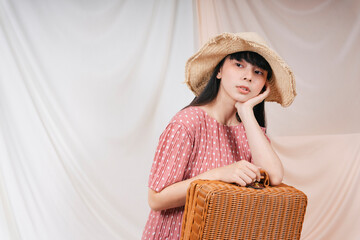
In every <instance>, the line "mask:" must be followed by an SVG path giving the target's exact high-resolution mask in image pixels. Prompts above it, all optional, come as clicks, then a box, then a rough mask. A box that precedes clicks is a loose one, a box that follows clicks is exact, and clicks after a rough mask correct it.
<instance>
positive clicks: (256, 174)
mask: <svg viewBox="0 0 360 240" xmlns="http://www.w3.org/2000/svg"><path fill="white" fill-rule="evenodd" d="M238 165H239V169H240V170H241V171H242V172H243V173H244V174H246V176H248V177H249V178H251V180H252V181H251V182H253V181H260V178H261V174H260V169H259V168H258V167H257V166H255V165H254V164H252V163H250V162H248V161H245V160H242V161H239V162H238ZM242 166H244V167H242ZM251 182H247V183H248V184H249V183H251Z"/></svg>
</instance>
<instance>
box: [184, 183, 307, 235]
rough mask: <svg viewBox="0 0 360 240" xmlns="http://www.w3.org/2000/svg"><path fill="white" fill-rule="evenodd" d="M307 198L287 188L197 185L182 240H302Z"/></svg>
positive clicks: (189, 202) (190, 198) (190, 197)
mask: <svg viewBox="0 0 360 240" xmlns="http://www.w3.org/2000/svg"><path fill="white" fill-rule="evenodd" d="M306 206H307V197H306V195H305V194H304V193H303V192H301V191H299V190H297V189H296V188H294V187H291V186H287V185H285V184H282V185H279V186H276V187H268V188H264V189H261V190H257V189H252V188H245V187H239V186H236V185H234V184H228V183H224V182H221V181H207V180H196V181H194V182H193V183H192V184H191V186H190V188H189V191H188V195H187V203H186V205H185V212H184V217H183V224H182V232H181V239H194V240H195V239H209V240H213V239H299V238H300V234H301V229H302V223H303V220H304V215H305V210H306Z"/></svg>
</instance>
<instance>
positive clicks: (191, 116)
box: [169, 106, 206, 136]
mask: <svg viewBox="0 0 360 240" xmlns="http://www.w3.org/2000/svg"><path fill="white" fill-rule="evenodd" d="M205 117H206V116H205V113H204V111H203V110H201V109H200V108H198V107H194V106H190V107H186V108H184V109H182V110H180V111H179V112H177V113H176V114H175V116H174V117H173V118H172V119H171V121H170V123H169V125H175V126H181V127H182V128H183V129H185V130H186V131H187V132H188V133H189V134H190V135H192V136H193V135H194V133H195V132H196V130H197V129H198V128H199V126H200V125H202V123H203V122H204V121H205Z"/></svg>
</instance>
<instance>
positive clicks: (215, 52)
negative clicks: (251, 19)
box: [185, 32, 296, 107]
mask: <svg viewBox="0 0 360 240" xmlns="http://www.w3.org/2000/svg"><path fill="white" fill-rule="evenodd" d="M241 51H252V52H256V53H258V54H260V55H261V56H263V57H264V58H265V59H266V61H268V63H269V64H270V66H271V69H272V71H273V74H272V76H271V78H270V79H269V84H270V89H271V92H270V94H269V96H268V97H267V98H266V99H265V100H266V101H271V102H277V103H279V104H281V106H283V107H287V106H289V105H290V104H291V103H292V102H293V101H294V98H295V96H296V89H295V87H296V86H295V77H294V74H293V72H292V71H291V69H290V67H289V66H288V65H287V64H286V63H285V61H284V60H283V59H282V58H281V57H280V56H279V55H278V54H277V53H276V52H275V51H274V50H272V49H271V48H270V47H268V45H267V43H266V42H265V41H264V40H263V39H262V38H261V37H260V36H259V35H258V34H256V33H254V32H241V33H223V34H220V35H218V36H216V37H214V38H211V39H210V40H209V41H208V42H207V43H205V44H204V45H203V47H202V48H201V49H200V50H199V51H198V52H197V53H195V54H194V55H193V56H192V57H190V58H189V60H188V61H187V62H186V66H185V82H186V84H187V85H188V86H189V88H190V89H191V91H193V92H194V94H195V95H196V96H199V95H200V93H201V92H202V91H203V90H204V88H205V86H206V84H207V83H208V82H209V80H210V77H211V75H212V73H213V72H214V69H215V67H216V66H217V65H218V63H219V62H220V61H221V60H222V59H223V58H224V57H226V56H227V55H229V54H232V53H235V52H241Z"/></svg>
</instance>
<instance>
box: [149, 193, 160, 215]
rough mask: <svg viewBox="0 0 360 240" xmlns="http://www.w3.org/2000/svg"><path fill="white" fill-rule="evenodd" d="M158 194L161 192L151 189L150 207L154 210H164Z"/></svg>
mask: <svg viewBox="0 0 360 240" xmlns="http://www.w3.org/2000/svg"><path fill="white" fill-rule="evenodd" d="M158 195H159V193H157V192H155V191H154V190H151V189H149V194H148V204H149V207H150V208H151V210H153V211H161V210H164V209H163V208H162V207H161V204H160V202H159V197H158Z"/></svg>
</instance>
